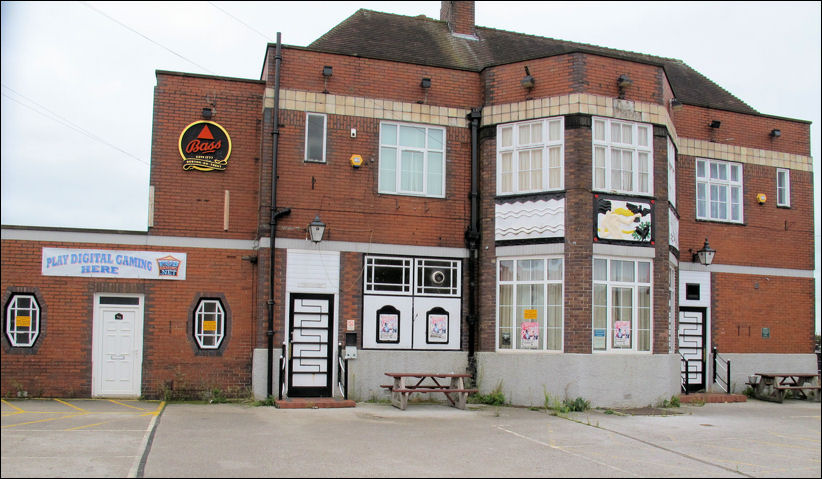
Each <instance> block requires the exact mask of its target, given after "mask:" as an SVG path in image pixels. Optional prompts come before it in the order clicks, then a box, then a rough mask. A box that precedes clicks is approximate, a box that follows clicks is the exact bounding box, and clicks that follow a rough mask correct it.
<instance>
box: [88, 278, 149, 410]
mask: <svg viewBox="0 0 822 479" xmlns="http://www.w3.org/2000/svg"><path fill="white" fill-rule="evenodd" d="M93 342H94V344H93V348H94V351H93V354H92V363H93V364H92V371H93V375H94V377H93V380H92V395H93V396H117V397H133V396H139V395H140V391H141V389H140V382H141V379H142V362H143V353H142V349H143V298H142V296H134V295H128V296H124V295H109V294H98V295H95V309H94V340H93Z"/></svg>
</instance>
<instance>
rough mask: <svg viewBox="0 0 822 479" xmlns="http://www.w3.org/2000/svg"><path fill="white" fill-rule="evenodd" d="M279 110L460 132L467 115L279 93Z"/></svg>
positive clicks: (269, 91)
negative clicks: (417, 124)
mask: <svg viewBox="0 0 822 479" xmlns="http://www.w3.org/2000/svg"><path fill="white" fill-rule="evenodd" d="M263 106H264V107H265V108H272V107H273V106H274V89H273V88H266V91H265V101H264V104H263ZM280 108H281V109H283V110H296V111H310V112H314V113H329V114H333V115H346V116H359V117H364V118H375V119H378V120H394V121H407V122H409V123H426V124H429V125H440V126H450V127H459V128H468V126H469V124H468V120H467V119H466V116H468V113H469V112H470V111H469V110H467V109H464V108H448V107H444V106H434V105H421V104H419V103H408V102H400V101H392V100H380V99H374V98H365V97H357V96H345V95H326V94H324V93H315V92H306V91H297V90H280Z"/></svg>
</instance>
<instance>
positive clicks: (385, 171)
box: [379, 122, 445, 198]
mask: <svg viewBox="0 0 822 479" xmlns="http://www.w3.org/2000/svg"><path fill="white" fill-rule="evenodd" d="M379 192H380V193H390V194H401V195H414V196H429V197H435V198H444V197H445V128H442V127H437V126H428V125H416V124H406V123H391V122H382V123H380V164H379Z"/></svg>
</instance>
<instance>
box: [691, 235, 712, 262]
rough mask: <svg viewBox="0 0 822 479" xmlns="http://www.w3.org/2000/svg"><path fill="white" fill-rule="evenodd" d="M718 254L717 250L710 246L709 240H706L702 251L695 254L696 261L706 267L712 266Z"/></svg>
mask: <svg viewBox="0 0 822 479" xmlns="http://www.w3.org/2000/svg"><path fill="white" fill-rule="evenodd" d="M715 254H716V250H715V249H713V248H711V246H710V245H709V244H708V238H705V244H704V245H703V246H702V249H701V250H698V251H697V252H696V253H694V258H693V260H694V261H697V260H698V261H699V262H700V263H702V264H703V265H705V266H710V265H711V263H712V262H713V260H714V255H715Z"/></svg>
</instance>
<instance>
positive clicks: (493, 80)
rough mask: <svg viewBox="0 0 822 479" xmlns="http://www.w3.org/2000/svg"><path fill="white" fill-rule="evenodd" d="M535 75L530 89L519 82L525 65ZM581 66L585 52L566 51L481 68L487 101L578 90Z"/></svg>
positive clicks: (550, 95) (520, 98)
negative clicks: (565, 53) (572, 52)
mask: <svg viewBox="0 0 822 479" xmlns="http://www.w3.org/2000/svg"><path fill="white" fill-rule="evenodd" d="M526 66H527V67H528V71H529V72H530V73H531V76H532V77H533V78H534V88H532V89H531V90H530V91H529V90H528V89H527V88H525V87H523V86H522V84H521V82H522V79H523V78H524V77H525V67H526ZM583 69H584V55H580V54H568V55H558V56H555V57H550V58H539V59H535V60H529V61H526V62H517V63H511V64H508V65H501V66H497V67H490V68H486V69H485V70H483V71H482V74H481V75H482V80H483V93H484V96H485V98H484V100H485V104H486V105H499V104H505V103H515V102H520V101H526V100H532V99H535V98H548V97H552V96H557V95H566V94H568V93H572V92H578V91H579V86H580V85H579V84H578V79H579V77H580V75H579V73H580V71H582V70H583Z"/></svg>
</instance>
